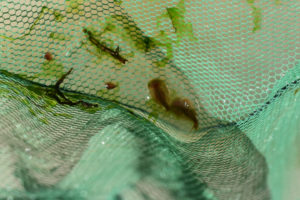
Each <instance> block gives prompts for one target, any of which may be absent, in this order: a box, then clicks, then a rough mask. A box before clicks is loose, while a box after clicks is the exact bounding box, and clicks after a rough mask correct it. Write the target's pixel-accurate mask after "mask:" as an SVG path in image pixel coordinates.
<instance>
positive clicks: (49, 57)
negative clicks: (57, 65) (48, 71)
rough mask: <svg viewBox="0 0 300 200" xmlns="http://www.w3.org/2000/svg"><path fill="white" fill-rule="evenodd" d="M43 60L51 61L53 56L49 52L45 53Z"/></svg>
mask: <svg viewBox="0 0 300 200" xmlns="http://www.w3.org/2000/svg"><path fill="white" fill-rule="evenodd" d="M44 58H45V59H46V60H48V61H51V60H53V56H52V54H51V53H50V52H46V53H45V55H44Z"/></svg>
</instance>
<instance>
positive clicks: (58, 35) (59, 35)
mask: <svg viewBox="0 0 300 200" xmlns="http://www.w3.org/2000/svg"><path fill="white" fill-rule="evenodd" d="M49 38H51V39H54V40H60V41H65V40H70V38H68V37H66V36H65V35H64V34H62V33H56V32H51V33H50V34H49Z"/></svg>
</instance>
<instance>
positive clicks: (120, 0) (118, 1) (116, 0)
mask: <svg viewBox="0 0 300 200" xmlns="http://www.w3.org/2000/svg"><path fill="white" fill-rule="evenodd" d="M114 3H115V4H116V5H121V4H122V3H123V1H122V0H114Z"/></svg>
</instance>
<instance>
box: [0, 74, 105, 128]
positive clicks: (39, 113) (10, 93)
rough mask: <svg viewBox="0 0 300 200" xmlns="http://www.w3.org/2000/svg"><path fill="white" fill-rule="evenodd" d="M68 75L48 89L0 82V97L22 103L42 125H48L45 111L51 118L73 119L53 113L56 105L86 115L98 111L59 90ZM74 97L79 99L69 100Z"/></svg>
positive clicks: (9, 75) (10, 75)
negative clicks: (68, 107) (72, 108)
mask: <svg viewBox="0 0 300 200" xmlns="http://www.w3.org/2000/svg"><path fill="white" fill-rule="evenodd" d="M0 73H1V74H3V75H5V76H8V77H16V78H18V79H22V81H23V80H24V79H23V78H22V77H21V76H19V75H16V74H13V73H10V72H7V71H5V70H0ZM69 73H71V70H69V72H68V73H66V74H64V75H63V76H62V77H61V78H60V79H59V80H58V81H57V82H56V84H55V85H54V86H50V87H44V86H39V85H34V84H31V85H28V86H24V85H22V84H21V83H19V82H16V81H12V80H10V81H9V80H6V79H4V80H0V96H2V97H6V98H8V99H14V100H17V101H19V102H22V104H23V105H25V106H26V107H27V109H28V112H29V113H30V114H31V115H32V116H34V117H36V118H37V119H38V120H39V121H40V122H42V123H44V124H49V122H48V120H47V118H46V117H45V116H44V114H45V111H46V112H49V113H51V114H52V115H53V116H61V117H65V118H72V117H73V116H72V115H70V114H67V113H62V112H56V111H54V110H53V108H54V107H56V106H57V105H58V104H61V105H69V106H78V107H79V108H80V109H81V110H84V111H86V112H88V113H95V112H96V111H98V110H99V108H98V104H91V103H88V102H85V101H83V100H76V101H75V100H73V101H72V100H70V99H69V98H68V95H65V94H64V93H63V92H62V91H61V90H60V89H59V86H60V84H61V83H62V82H63V80H64V79H65V78H66V76H67V75H68V74H69ZM24 97H25V98H24ZM75 97H77V99H78V98H80V96H79V95H70V98H71V99H73V98H75Z"/></svg>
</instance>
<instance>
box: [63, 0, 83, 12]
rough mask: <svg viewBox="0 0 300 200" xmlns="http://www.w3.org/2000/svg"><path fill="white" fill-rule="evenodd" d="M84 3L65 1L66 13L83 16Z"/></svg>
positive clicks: (79, 0) (81, 1)
mask: <svg viewBox="0 0 300 200" xmlns="http://www.w3.org/2000/svg"><path fill="white" fill-rule="evenodd" d="M84 2H85V0H66V5H67V8H66V12H68V13H73V14H77V13H79V14H80V15H84V5H83V4H84Z"/></svg>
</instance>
